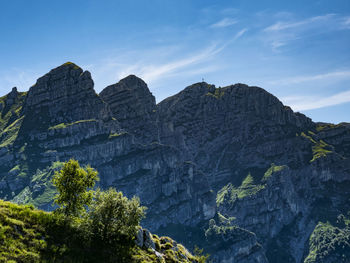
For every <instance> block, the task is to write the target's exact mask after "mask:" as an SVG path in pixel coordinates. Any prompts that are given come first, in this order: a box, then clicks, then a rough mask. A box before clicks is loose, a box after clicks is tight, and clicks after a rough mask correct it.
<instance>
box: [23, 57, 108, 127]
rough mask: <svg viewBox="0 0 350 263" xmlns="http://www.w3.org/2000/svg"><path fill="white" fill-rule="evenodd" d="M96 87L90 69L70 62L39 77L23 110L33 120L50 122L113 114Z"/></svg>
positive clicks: (102, 118) (105, 117)
mask: <svg viewBox="0 0 350 263" xmlns="http://www.w3.org/2000/svg"><path fill="white" fill-rule="evenodd" d="M93 87H94V83H93V80H92V79H91V74H90V72H88V71H83V70H82V69H81V68H79V67H78V66H77V65H75V64H73V63H69V62H68V63H66V64H63V65H62V66H60V67H57V68H55V69H53V70H51V71H50V72H49V73H48V74H46V75H44V76H43V77H41V78H39V79H38V80H37V82H36V84H35V85H34V86H32V87H31V88H30V89H29V92H28V95H27V97H26V101H25V103H24V106H23V110H24V112H26V114H30V117H31V121H38V122H39V123H40V124H46V122H47V124H48V125H50V126H54V125H56V124H59V123H64V122H67V123H71V122H75V121H78V120H84V119H101V120H107V119H109V118H110V116H111V114H110V111H109V109H108V106H107V105H106V104H105V103H104V102H103V101H102V100H101V99H100V98H99V97H98V95H97V94H96V92H95V90H94V88H93ZM45 118H46V119H45Z"/></svg>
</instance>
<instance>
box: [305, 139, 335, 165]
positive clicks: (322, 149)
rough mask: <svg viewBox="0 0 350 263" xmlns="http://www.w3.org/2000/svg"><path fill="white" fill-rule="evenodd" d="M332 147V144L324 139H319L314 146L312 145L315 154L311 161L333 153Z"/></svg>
mask: <svg viewBox="0 0 350 263" xmlns="http://www.w3.org/2000/svg"><path fill="white" fill-rule="evenodd" d="M330 149H331V148H330V146H329V145H328V144H327V143H325V142H324V141H323V140H320V141H318V142H317V143H316V144H315V145H314V146H312V153H313V156H312V159H311V161H310V162H313V161H315V160H316V159H318V158H320V157H324V156H326V155H327V154H329V153H331V152H332V151H331V150H330Z"/></svg>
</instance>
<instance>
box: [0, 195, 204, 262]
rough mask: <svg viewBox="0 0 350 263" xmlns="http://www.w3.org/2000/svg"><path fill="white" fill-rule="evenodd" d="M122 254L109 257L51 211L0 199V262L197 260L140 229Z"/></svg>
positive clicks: (164, 240)
mask: <svg viewBox="0 0 350 263" xmlns="http://www.w3.org/2000/svg"><path fill="white" fill-rule="evenodd" d="M140 231H141V233H142V232H143V233H142V235H143V236H144V237H143V240H142V241H140V240H138V238H136V237H135V238H136V240H137V244H138V245H134V246H130V245H129V246H124V247H123V249H124V251H123V257H118V258H114V259H111V258H109V257H107V256H106V254H107V255H108V253H105V251H104V250H103V249H102V248H100V247H97V246H91V245H90V244H94V243H93V241H89V242H88V241H87V240H86V239H85V237H84V232H83V230H82V229H80V228H79V227H78V226H77V224H74V223H71V222H67V221H65V220H64V219H63V217H61V216H59V215H58V214H54V213H52V212H44V211H42V210H37V209H34V208H33V206H30V205H16V204H13V203H10V202H6V201H2V200H0V262H135V263H136V262H140V263H141V262H184V263H185V262H199V261H198V260H199V258H198V257H195V256H192V255H191V254H190V253H189V252H188V251H187V249H186V248H184V247H183V246H182V245H181V244H177V243H176V242H175V241H174V240H172V239H171V238H169V237H158V236H157V235H152V234H150V233H149V232H148V231H146V230H140ZM140 242H141V243H140Z"/></svg>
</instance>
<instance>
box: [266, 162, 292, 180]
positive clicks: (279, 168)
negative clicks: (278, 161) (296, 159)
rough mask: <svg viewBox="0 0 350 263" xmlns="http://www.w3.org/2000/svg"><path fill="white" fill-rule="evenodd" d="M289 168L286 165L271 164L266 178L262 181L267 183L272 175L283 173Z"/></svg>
mask: <svg viewBox="0 0 350 263" xmlns="http://www.w3.org/2000/svg"><path fill="white" fill-rule="evenodd" d="M285 168H287V166H285V165H275V164H274V163H272V164H271V167H270V168H269V169H268V170H267V171H266V173H265V174H264V177H263V179H262V181H266V180H267V179H268V178H270V177H271V175H272V174H273V173H276V172H279V171H282V170H283V169H285Z"/></svg>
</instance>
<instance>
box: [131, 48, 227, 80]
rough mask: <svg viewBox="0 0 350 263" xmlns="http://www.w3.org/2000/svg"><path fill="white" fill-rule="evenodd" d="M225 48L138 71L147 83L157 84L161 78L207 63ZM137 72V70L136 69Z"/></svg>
mask: <svg viewBox="0 0 350 263" xmlns="http://www.w3.org/2000/svg"><path fill="white" fill-rule="evenodd" d="M223 48H224V46H217V45H213V46H210V47H209V48H206V49H204V50H202V51H201V52H199V53H198V54H196V55H193V56H190V57H188V58H182V59H178V60H175V61H173V62H171V63H166V64H160V65H159V64H158V65H154V64H151V65H140V66H139V68H138V69H136V71H138V72H139V75H140V76H141V77H142V78H143V79H144V80H145V81H147V82H155V81H157V80H158V79H160V78H164V77H165V76H167V75H169V74H173V73H175V72H177V71H180V70H182V69H184V68H187V67H189V66H191V65H195V64H198V63H201V62H203V61H206V60H208V59H210V58H212V57H213V56H215V55H216V54H218V53H219V52H220V51H221V50H222V49H223ZM134 70H135V69H134Z"/></svg>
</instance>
